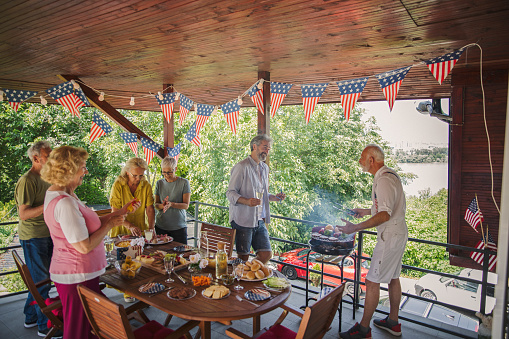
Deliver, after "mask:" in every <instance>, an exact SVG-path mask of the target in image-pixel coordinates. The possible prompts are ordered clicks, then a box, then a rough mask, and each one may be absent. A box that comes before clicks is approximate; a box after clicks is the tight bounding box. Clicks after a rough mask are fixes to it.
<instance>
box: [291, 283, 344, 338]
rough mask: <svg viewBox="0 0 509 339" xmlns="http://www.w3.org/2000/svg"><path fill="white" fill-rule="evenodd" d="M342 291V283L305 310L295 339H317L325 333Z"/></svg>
mask: <svg viewBox="0 0 509 339" xmlns="http://www.w3.org/2000/svg"><path fill="white" fill-rule="evenodd" d="M344 289H345V284H344V283H343V284H341V285H340V286H338V287H336V288H335V289H333V290H332V292H330V293H329V294H327V295H326V296H324V297H323V298H321V299H320V300H318V301H317V302H316V303H314V304H313V305H312V306H310V307H307V308H306V310H305V311H304V316H303V317H302V321H301V323H300V327H299V331H298V332H297V336H296V337H295V339H319V338H322V337H323V336H324V335H325V333H327V331H328V330H329V328H330V325H331V323H332V320H333V319H334V316H335V314H336V310H337V309H338V307H339V303H340V302H341V298H342V297H343V291H344Z"/></svg>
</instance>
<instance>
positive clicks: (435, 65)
mask: <svg viewBox="0 0 509 339" xmlns="http://www.w3.org/2000/svg"><path fill="white" fill-rule="evenodd" d="M463 51H465V49H464V48H460V49H458V50H456V51H454V52H451V53H447V54H444V55H442V56H439V57H436V58H433V59H429V60H427V61H425V63H426V65H428V68H429V70H430V71H431V74H433V76H434V77H435V79H437V80H438V83H439V84H440V85H441V84H442V82H443V81H444V80H445V78H447V75H449V73H450V72H451V71H452V68H453V67H454V65H456V62H457V61H458V59H459V58H460V56H461V54H463Z"/></svg>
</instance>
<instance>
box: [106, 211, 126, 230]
mask: <svg viewBox="0 0 509 339" xmlns="http://www.w3.org/2000/svg"><path fill="white" fill-rule="evenodd" d="M124 219H125V214H120V213H119V214H116V215H115V214H113V215H112V216H111V218H110V219H109V220H108V227H109V228H110V229H111V228H113V227H115V226H120V225H122V224H123V223H124Z"/></svg>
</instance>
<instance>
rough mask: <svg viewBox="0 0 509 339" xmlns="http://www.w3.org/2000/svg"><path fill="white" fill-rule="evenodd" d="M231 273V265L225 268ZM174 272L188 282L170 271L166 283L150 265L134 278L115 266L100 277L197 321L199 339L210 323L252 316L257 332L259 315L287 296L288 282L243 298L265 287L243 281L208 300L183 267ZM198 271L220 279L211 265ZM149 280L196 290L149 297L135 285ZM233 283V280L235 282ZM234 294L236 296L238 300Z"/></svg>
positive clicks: (205, 337) (170, 246) (207, 335)
mask: <svg viewBox="0 0 509 339" xmlns="http://www.w3.org/2000/svg"><path fill="white" fill-rule="evenodd" d="M179 245H181V244H180V243H177V242H171V243H168V244H164V245H158V246H152V248H151V249H147V248H145V251H144V254H147V253H150V252H154V251H156V250H163V251H165V252H168V253H174V251H173V249H174V248H175V247H176V246H179ZM229 270H230V272H231V270H232V269H231V267H229ZM177 273H178V274H179V275H180V276H182V277H183V278H184V279H185V280H186V281H187V282H188V283H187V284H186V285H184V284H183V283H182V282H181V281H180V280H179V279H178V278H177V277H176V276H175V275H174V274H172V279H173V280H174V282H172V283H166V282H165V280H166V279H167V277H168V275H165V274H163V273H162V272H161V269H160V268H159V269H154V268H152V267H151V265H144V266H142V268H141V270H140V272H139V273H138V274H137V275H136V277H135V278H134V279H127V278H125V277H122V276H121V275H120V274H119V273H118V272H117V271H116V269H115V268H110V269H108V270H107V271H106V272H105V274H103V275H102V276H101V278H100V280H101V281H102V282H104V283H106V284H108V285H110V286H112V287H114V288H116V289H118V290H121V291H123V292H125V293H128V294H129V295H131V296H133V297H135V298H136V299H138V300H141V301H143V302H145V303H147V304H149V305H151V306H153V307H156V308H158V309H159V310H161V311H163V312H166V313H168V314H171V315H173V316H176V317H179V318H182V319H186V320H197V321H200V329H201V336H202V338H203V339H210V338H211V322H213V321H218V322H227V321H232V320H239V319H247V318H252V319H253V334H255V333H257V332H259V331H260V316H261V315H262V314H264V313H267V312H270V311H272V310H274V309H276V308H278V307H280V306H281V305H283V304H284V303H285V302H286V300H287V299H288V298H289V296H290V293H291V285H290V284H289V286H288V287H287V288H285V289H283V290H281V291H279V290H278V291H272V290H269V292H270V293H271V297H270V298H269V299H267V300H263V301H251V302H250V301H247V299H246V298H245V296H244V294H245V293H246V291H249V290H250V289H253V288H262V289H263V288H265V287H264V285H263V283H262V281H244V280H241V282H240V284H241V286H243V287H244V289H242V290H235V289H234V288H233V287H234V285H230V286H227V287H228V288H229V289H230V295H229V296H228V297H226V298H224V299H209V298H206V297H204V296H203V295H202V291H203V290H204V289H205V288H207V287H208V286H199V287H196V286H193V284H192V280H191V273H190V272H189V271H188V270H187V267H184V268H183V269H181V270H178V267H177ZM202 273H211V274H212V276H213V278H214V280H215V281H213V282H212V284H221V282H220V280H216V279H215V271H214V270H213V269H211V268H205V269H203V272H202ZM273 275H274V276H278V277H284V276H283V275H282V274H281V273H279V272H278V271H276V270H273ZM149 282H158V283H161V284H163V285H165V286H167V287H190V288H193V289H195V290H196V295H195V296H194V297H192V298H190V299H186V300H172V299H170V298H169V297H168V296H167V291H164V292H162V293H159V294H157V295H153V296H151V295H150V294H146V293H141V292H139V291H138V288H139V287H140V286H141V285H144V284H146V283H149ZM235 284H237V282H235ZM236 296H240V297H241V298H242V301H239V300H238V299H237V297H236Z"/></svg>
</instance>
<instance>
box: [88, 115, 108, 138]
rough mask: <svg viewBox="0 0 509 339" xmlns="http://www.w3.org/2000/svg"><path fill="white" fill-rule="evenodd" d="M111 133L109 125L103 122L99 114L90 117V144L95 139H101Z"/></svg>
mask: <svg viewBox="0 0 509 339" xmlns="http://www.w3.org/2000/svg"><path fill="white" fill-rule="evenodd" d="M111 131H113V128H111V126H110V125H108V123H107V122H106V121H104V120H103V119H102V118H101V117H100V116H99V114H97V113H95V112H94V114H93V115H92V127H91V128H90V143H93V142H94V140H95V139H97V138H100V137H102V136H103V135H105V134H106V133H110V132H111Z"/></svg>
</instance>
